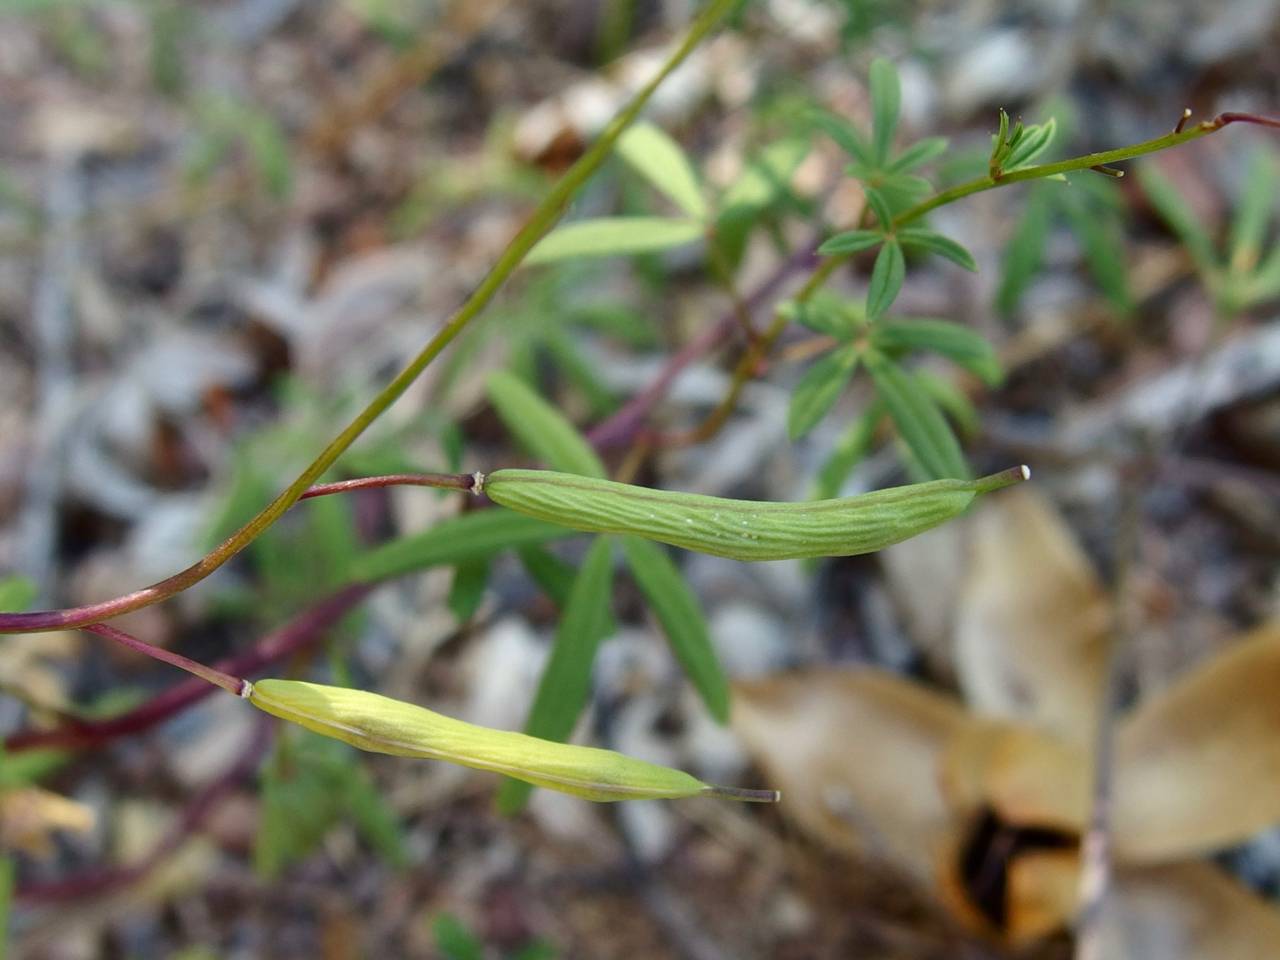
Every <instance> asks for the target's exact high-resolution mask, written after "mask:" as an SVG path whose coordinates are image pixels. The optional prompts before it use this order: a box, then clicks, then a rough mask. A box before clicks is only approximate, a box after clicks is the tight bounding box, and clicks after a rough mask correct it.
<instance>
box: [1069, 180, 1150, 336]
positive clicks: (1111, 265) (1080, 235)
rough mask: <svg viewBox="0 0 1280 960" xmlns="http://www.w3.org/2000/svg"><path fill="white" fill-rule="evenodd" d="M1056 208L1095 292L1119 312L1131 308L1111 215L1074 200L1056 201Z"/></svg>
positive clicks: (1122, 256)
mask: <svg viewBox="0 0 1280 960" xmlns="http://www.w3.org/2000/svg"><path fill="white" fill-rule="evenodd" d="M1059 206H1060V208H1061V209H1062V211H1063V213H1064V214H1065V215H1066V218H1067V223H1068V224H1069V225H1070V227H1071V232H1072V233H1073V234H1075V237H1076V240H1077V241H1078V242H1079V244H1080V250H1081V252H1082V253H1083V254H1084V258H1085V263H1086V264H1088V267H1089V273H1090V274H1092V275H1093V279H1094V281H1095V282H1096V283H1097V284H1098V287H1099V289H1101V290H1102V292H1103V294H1104V295H1105V296H1106V298H1107V299H1108V300H1110V301H1111V304H1112V306H1114V307H1115V308H1116V309H1117V310H1119V311H1120V312H1121V313H1129V312H1130V311H1131V310H1132V309H1133V297H1132V296H1131V295H1130V293H1129V271H1128V269H1127V264H1126V262H1125V249H1124V235H1123V233H1122V232H1121V229H1120V224H1119V223H1118V222H1117V220H1116V217H1115V215H1114V214H1113V213H1111V212H1110V211H1107V210H1102V209H1098V208H1097V207H1096V206H1095V205H1094V204H1089V203H1086V202H1084V201H1083V200H1082V199H1080V198H1076V197H1064V198H1060V199H1059Z"/></svg>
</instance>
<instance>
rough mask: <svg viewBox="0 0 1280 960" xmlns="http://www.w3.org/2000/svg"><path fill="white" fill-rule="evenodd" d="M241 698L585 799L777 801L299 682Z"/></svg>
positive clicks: (383, 746)
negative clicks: (694, 798) (722, 798)
mask: <svg viewBox="0 0 1280 960" xmlns="http://www.w3.org/2000/svg"><path fill="white" fill-rule="evenodd" d="M241 696H242V697H244V698H245V699H246V700H248V701H249V702H250V703H252V704H253V705H254V706H256V707H257V708H258V709H260V710H263V711H265V712H267V713H269V714H272V715H273V716H276V717H280V718H281V719H284V720H290V721H292V722H294V723H297V724H299V725H301V726H304V727H306V728H307V729H308V730H312V731H314V732H316V733H320V734H323V735H324V736H326V737H333V738H335V739H337V740H342V741H345V742H346V743H349V744H351V745H352V746H353V747H359V748H360V749H361V750H370V751H373V752H374V753H389V754H392V755H394V756H398V757H423V758H427V759H431V760H447V761H449V762H450V763H458V764H461V765H463V766H465V767H474V768H476V769H477V770H490V771H492V772H494V773H501V774H504V775H506V776H508V777H515V778H516V779H517V780H524V781H525V782H527V783H532V784H533V785H534V786H538V787H547V788H548V789H551V790H559V791H561V792H562V793H570V794H573V795H574V796H578V797H584V798H585V799H587V800H597V801H608V800H669V799H676V798H679V797H696V796H716V797H725V798H729V799H734V800H750V801H761V802H776V801H777V800H778V799H780V795H779V794H778V793H777V792H776V791H773V790H741V789H738V788H736V787H716V786H711V785H710V784H706V783H703V782H702V781H701V780H698V779H697V778H696V777H693V776H690V775H689V774H687V773H684V772H683V771H680V770H673V769H671V768H670V767H661V766H658V765H657V764H653V763H646V762H645V761H643V760H636V759H634V758H633V757H628V756H624V755H623V754H621V753H615V752H614V751H612V750H600V749H598V748H595V747H579V746H574V745H572V744H567V743H556V742H555V741H551V740H540V739H538V738H537V737H530V736H527V735H526V734H523V733H514V732H512V731H508V730H490V729H489V728H488V727H480V726H476V725H475V724H473V723H465V722H464V721H462V720H455V719H454V718H452V717H446V716H443V715H442V714H439V713H435V712H434V711H432V710H428V709H426V708H425V707H419V706H416V705H414V704H412V703H404V702H403V701H400V700H392V699H391V698H390V697H383V696H380V695H378V694H376V693H369V692H368V691H365V690H350V689H347V688H345V687H331V686H326V685H324V684H318V683H304V682H303V681H300V680H259V681H258V682H257V683H253V684H251V683H249V682H248V681H245V685H244V689H243V690H242V691H241Z"/></svg>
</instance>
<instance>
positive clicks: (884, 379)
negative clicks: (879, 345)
mask: <svg viewBox="0 0 1280 960" xmlns="http://www.w3.org/2000/svg"><path fill="white" fill-rule="evenodd" d="M863 359H864V362H865V363H866V365H867V370H868V371H869V372H870V373H871V379H872V380H873V381H874V382H875V387H876V396H877V397H878V398H879V399H880V401H881V402H882V403H884V406H885V409H886V410H888V411H889V417H890V418H891V419H892V420H893V422H894V425H895V426H896V427H897V428H898V433H899V434H900V435H901V437H902V440H903V442H904V443H906V445H907V448H908V449H909V450H910V451H911V454H912V456H913V457H914V458H915V460H916V462H917V463H918V464H919V466H920V468H921V469H922V470H923V471H924V473H925V474H926V475H927V476H928V477H930V478H933V479H942V478H946V477H953V478H956V479H966V478H968V477H969V475H970V474H969V467H968V464H967V463H966V462H965V459H964V454H963V453H962V452H961V450H960V444H959V442H958V441H957V440H956V437H955V434H954V433H953V432H952V431H951V427H950V425H948V423H947V420H946V418H945V417H944V416H943V415H942V412H941V411H940V410H939V409H938V405H937V403H935V402H934V400H933V398H932V397H931V396H930V395H929V393H928V391H927V390H925V388H924V387H922V386H921V385H920V384H919V383H917V382H916V381H915V378H914V377H912V375H911V374H909V373H908V372H907V371H906V370H903V369H902V367H900V366H898V365H897V364H896V363H894V362H893V361H892V360H891V359H889V358H888V357H886V356H885V355H884V354H883V353H881V352H880V351H879V350H874V349H872V350H868V351H867V352H866V353H865V354H864V355H863Z"/></svg>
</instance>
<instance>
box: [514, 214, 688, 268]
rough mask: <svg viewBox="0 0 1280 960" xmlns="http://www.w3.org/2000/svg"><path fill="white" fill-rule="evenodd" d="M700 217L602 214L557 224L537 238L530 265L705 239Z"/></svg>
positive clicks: (527, 259)
mask: <svg viewBox="0 0 1280 960" xmlns="http://www.w3.org/2000/svg"><path fill="white" fill-rule="evenodd" d="M705 229H706V228H705V227H704V226H703V225H702V223H700V222H699V221H697V220H681V219H677V218H674V217H600V218H598V219H595V220H577V221H575V222H573V223H567V224H565V225H564V226H562V227H557V228H556V229H555V230H552V231H551V232H550V233H548V234H547V235H546V236H545V237H543V238H542V239H541V240H539V241H538V243H537V244H536V245H535V246H534V248H533V249H532V250H530V251H529V255H528V256H527V257H525V259H524V262H525V263H527V264H541V263H555V262H557V261H559V260H570V259H573V258H574V257H625V256H632V255H634V254H639V253H658V252H660V251H662V250H670V249H671V248H672V247H681V246H684V245H685V244H688V243H693V242H695V241H697V240H700V239H702V236H703V233H704V232H705Z"/></svg>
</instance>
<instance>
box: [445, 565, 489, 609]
mask: <svg viewBox="0 0 1280 960" xmlns="http://www.w3.org/2000/svg"><path fill="white" fill-rule="evenodd" d="M490 566H491V558H489V557H480V558H478V559H476V560H468V561H466V562H465V563H460V564H458V566H457V568H456V569H455V570H454V571H453V583H452V584H451V585H450V587H449V597H448V599H447V600H446V601H445V603H446V605H447V606H448V608H449V610H450V612H451V613H452V614H453V615H454V616H455V617H457V618H458V619H459V620H460V621H464V620H470V619H471V618H472V617H473V616H475V613H476V611H477V610H478V609H480V601H481V600H483V599H484V588H485V587H486V586H488V584H489V569H490Z"/></svg>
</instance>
